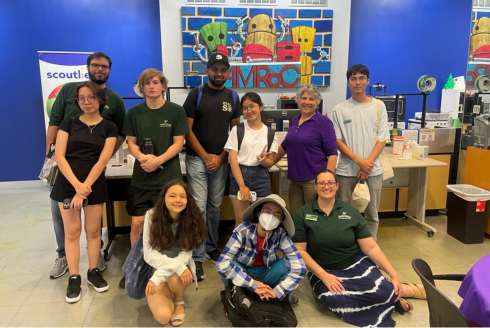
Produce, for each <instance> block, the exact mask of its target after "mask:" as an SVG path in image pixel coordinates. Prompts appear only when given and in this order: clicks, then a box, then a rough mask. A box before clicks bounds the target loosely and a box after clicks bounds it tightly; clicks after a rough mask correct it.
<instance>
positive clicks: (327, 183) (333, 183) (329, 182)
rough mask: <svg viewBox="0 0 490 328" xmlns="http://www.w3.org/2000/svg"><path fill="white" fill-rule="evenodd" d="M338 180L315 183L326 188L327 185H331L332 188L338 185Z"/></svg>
mask: <svg viewBox="0 0 490 328" xmlns="http://www.w3.org/2000/svg"><path fill="white" fill-rule="evenodd" d="M337 183H338V182H335V181H327V182H325V181H320V182H317V183H315V184H316V185H317V186H318V187H320V188H325V186H329V187H330V188H332V187H335V186H336V185H337Z"/></svg>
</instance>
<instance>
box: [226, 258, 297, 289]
mask: <svg viewBox="0 0 490 328" xmlns="http://www.w3.org/2000/svg"><path fill="white" fill-rule="evenodd" d="M235 265H238V266H239V267H240V268H242V269H243V271H245V272H246V273H248V274H249V275H250V276H252V277H253V278H254V279H256V280H258V281H260V282H261V283H263V284H266V285H267V286H269V287H271V288H274V287H276V285H277V284H279V283H280V282H281V281H283V280H284V278H285V277H286V276H287V274H288V268H287V267H286V262H284V259H283V258H282V259H279V260H277V261H275V262H274V263H272V265H271V267H270V268H269V269H267V268H266V267H264V266H256V267H244V266H243V265H241V264H240V263H238V262H236V261H235ZM220 277H221V281H222V282H223V284H224V285H225V287H226V286H228V284H229V283H230V282H232V281H231V280H228V279H226V278H223V277H222V276H220Z"/></svg>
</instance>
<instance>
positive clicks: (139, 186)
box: [119, 68, 189, 288]
mask: <svg viewBox="0 0 490 328" xmlns="http://www.w3.org/2000/svg"><path fill="white" fill-rule="evenodd" d="M138 83H139V89H140V92H141V93H142V94H143V98H144V99H145V101H144V102H142V103H140V104H138V105H136V106H133V107H131V108H130V109H129V110H128V115H127V116H126V123H125V124H124V133H125V134H126V135H127V136H128V147H129V152H130V153H131V155H133V156H134V158H135V159H136V161H135V163H134V169H133V176H132V178H131V189H130V190H129V192H128V200H127V202H126V211H127V212H128V214H129V215H131V216H132V222H131V235H130V239H131V247H133V245H134V243H135V242H136V240H137V239H138V237H139V235H140V233H141V231H142V230H143V223H144V221H145V214H146V212H147V211H148V210H149V209H151V208H152V207H155V203H156V201H157V199H158V195H159V194H160V191H161V190H162V188H163V186H164V185H165V184H166V183H167V182H169V181H170V180H175V179H177V180H182V171H181V169H180V160H179V156H178V155H179V153H180V152H181V151H182V146H183V145H184V138H185V135H186V134H188V133H189V126H188V125H187V117H186V115H185V111H184V109H183V108H182V107H181V106H179V105H177V104H174V103H172V102H170V101H166V100H165V99H163V93H164V92H165V89H166V88H167V83H168V81H167V79H166V78H165V76H164V75H163V73H162V72H160V71H158V70H156V69H153V68H149V69H146V70H144V71H143V73H141V75H140V77H139V79H138ZM149 143H151V144H152V146H147V145H148V144H149ZM125 280H126V279H125V277H123V279H121V281H120V283H119V286H120V287H121V288H124V287H125Z"/></svg>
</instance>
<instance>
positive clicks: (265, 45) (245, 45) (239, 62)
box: [182, 7, 333, 88]
mask: <svg viewBox="0 0 490 328" xmlns="http://www.w3.org/2000/svg"><path fill="white" fill-rule="evenodd" d="M204 9H206V10H204ZM273 11H275V18H273V17H274V16H272V14H273ZM283 14H284V16H286V18H285V17H284V16H283ZM237 16H238V17H237ZM332 17H333V12H332V10H311V9H310V10H308V9H300V10H296V9H288V10H278V9H275V10H273V9H261V10H258V9H251V8H217V7H213V8H210V7H182V38H183V49H184V52H183V53H184V76H185V83H186V85H187V86H196V85H199V84H201V83H203V82H206V81H207V77H206V76H204V73H205V72H204V71H205V67H206V64H207V58H209V56H210V55H211V54H212V53H222V54H225V55H227V56H228V58H229V60H230V64H231V68H230V74H229V77H228V81H227V83H226V85H227V86H229V87H234V88H237V87H247V88H258V87H266V88H271V87H298V86H300V85H302V84H305V83H315V84H317V85H318V86H328V85H329V84H330V52H331V40H332V32H331V31H332ZM288 18H289V19H288ZM292 18H294V19H292ZM306 18H307V19H306ZM312 26H315V28H314V27H312ZM245 31H246V32H245ZM201 74H202V75H201Z"/></svg>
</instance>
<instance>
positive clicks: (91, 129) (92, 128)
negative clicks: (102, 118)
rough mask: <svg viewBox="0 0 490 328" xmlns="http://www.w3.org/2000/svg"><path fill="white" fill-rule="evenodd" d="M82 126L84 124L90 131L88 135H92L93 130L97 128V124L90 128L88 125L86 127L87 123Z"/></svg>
mask: <svg viewBox="0 0 490 328" xmlns="http://www.w3.org/2000/svg"><path fill="white" fill-rule="evenodd" d="M99 123H100V122H99ZM99 123H97V124H99ZM83 124H85V125H86V126H87V128H89V129H90V134H92V131H93V130H94V129H95V127H96V126H97V124H94V125H92V127H90V125H88V124H87V123H83Z"/></svg>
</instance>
